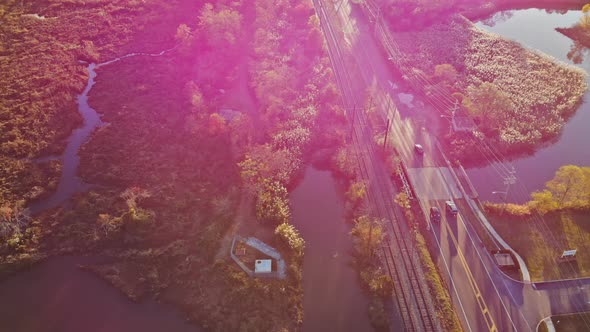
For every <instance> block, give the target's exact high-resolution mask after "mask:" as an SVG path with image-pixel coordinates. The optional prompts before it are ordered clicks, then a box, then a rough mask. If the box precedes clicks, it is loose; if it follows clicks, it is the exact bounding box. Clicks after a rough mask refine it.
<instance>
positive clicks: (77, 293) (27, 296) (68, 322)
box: [0, 51, 200, 332]
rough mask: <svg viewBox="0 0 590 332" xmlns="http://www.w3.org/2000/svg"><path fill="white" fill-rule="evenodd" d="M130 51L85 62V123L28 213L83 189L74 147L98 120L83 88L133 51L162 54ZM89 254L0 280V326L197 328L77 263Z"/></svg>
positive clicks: (15, 331) (44, 329)
mask: <svg viewBox="0 0 590 332" xmlns="http://www.w3.org/2000/svg"><path fill="white" fill-rule="evenodd" d="M166 52H167V51H163V52H160V53H156V54H144V53H132V54H128V55H125V56H123V57H120V58H116V59H114V60H111V61H108V62H103V63H100V64H94V63H91V64H88V66H87V70H88V82H87V84H86V87H85V89H84V91H83V92H82V94H81V95H79V96H78V98H77V101H78V111H79V112H80V115H81V116H82V118H83V120H84V123H83V125H82V127H80V128H78V129H76V130H74V131H73V132H72V134H71V135H70V137H69V138H68V141H67V146H66V149H65V151H64V154H63V155H62V156H61V160H62V163H63V167H62V174H61V178H60V182H59V184H58V186H57V190H56V191H55V192H54V193H53V194H52V195H51V196H49V197H48V198H47V199H45V200H42V201H39V202H36V203H34V204H32V205H31V206H29V208H30V209H31V211H32V213H39V212H42V211H44V210H46V209H50V208H54V207H57V206H59V205H61V204H63V203H64V202H66V201H68V200H69V199H70V198H71V196H72V195H73V194H75V193H76V192H78V191H81V190H85V188H86V187H87V185H85V184H84V183H83V182H82V181H81V180H80V179H79V178H78V177H77V171H78V166H79V164H80V157H79V156H78V151H79V149H80V147H81V146H82V144H84V143H85V142H86V141H87V140H88V139H89V137H90V135H91V134H92V133H93V132H94V131H95V130H96V129H97V128H98V127H100V126H101V125H102V121H101V120H100V116H99V115H98V113H96V111H95V110H94V109H93V108H92V107H90V105H89V104H88V93H89V92H90V90H91V89H92V86H93V85H94V83H95V78H96V75H97V73H96V69H98V68H99V67H102V66H106V65H109V64H112V63H114V62H117V61H120V60H121V59H124V58H128V57H133V56H161V55H164V54H165V53H166ZM94 261H96V259H93V258H89V257H54V258H50V259H48V260H47V261H45V262H43V263H41V264H39V265H37V266H34V267H33V268H31V269H29V270H27V271H24V272H21V273H19V274H17V275H15V276H12V277H11V278H9V279H7V280H4V281H2V282H1V283H0V331H11V332H20V331H22V332H78V331H88V332H101V331H109V332H128V331H142V332H160V331H178V332H189V331H190V332H198V331H200V329H198V328H197V327H195V326H194V325H191V324H188V323H186V322H185V320H184V319H183V317H181V315H180V313H179V312H178V311H176V310H174V309H173V308H171V307H169V306H165V305H162V304H159V303H156V302H154V301H145V302H142V303H134V302H132V301H130V300H129V299H127V298H126V297H125V296H124V295H123V294H122V293H121V292H120V291H119V290H117V289H115V288H113V287H111V286H109V285H108V284H107V283H106V282H104V281H102V280H100V279H99V278H98V277H95V276H94V275H92V274H90V273H88V272H85V271H82V270H80V269H79V268H78V265H79V264H91V263H93V262H94Z"/></svg>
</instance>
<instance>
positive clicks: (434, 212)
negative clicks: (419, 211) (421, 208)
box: [430, 206, 440, 222]
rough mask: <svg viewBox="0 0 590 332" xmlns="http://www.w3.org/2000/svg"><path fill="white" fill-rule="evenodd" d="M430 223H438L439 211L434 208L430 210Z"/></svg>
mask: <svg viewBox="0 0 590 332" xmlns="http://www.w3.org/2000/svg"><path fill="white" fill-rule="evenodd" d="M430 221H431V222H440V210H439V209H438V208H437V207H436V206H433V207H431V208H430Z"/></svg>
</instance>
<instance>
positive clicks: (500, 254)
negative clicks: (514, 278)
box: [492, 250, 518, 270]
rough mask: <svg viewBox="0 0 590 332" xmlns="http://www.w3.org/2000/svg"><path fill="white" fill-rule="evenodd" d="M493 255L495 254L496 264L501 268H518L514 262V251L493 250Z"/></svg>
mask: <svg viewBox="0 0 590 332" xmlns="http://www.w3.org/2000/svg"><path fill="white" fill-rule="evenodd" d="M492 255H493V256H494V260H495V261H496V264H498V266H499V267H500V268H501V269H505V270H517V269H518V266H517V265H516V263H515V262H514V258H513V257H512V253H511V252H510V251H509V250H495V251H492Z"/></svg>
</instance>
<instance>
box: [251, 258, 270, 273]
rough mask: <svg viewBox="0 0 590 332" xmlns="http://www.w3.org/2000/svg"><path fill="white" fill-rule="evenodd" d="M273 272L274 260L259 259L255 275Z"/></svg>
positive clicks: (255, 267)
mask: <svg viewBox="0 0 590 332" xmlns="http://www.w3.org/2000/svg"><path fill="white" fill-rule="evenodd" d="M271 272H272V259H257V260H256V264H254V273H256V274H261V273H271Z"/></svg>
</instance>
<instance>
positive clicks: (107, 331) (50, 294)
mask: <svg viewBox="0 0 590 332" xmlns="http://www.w3.org/2000/svg"><path fill="white" fill-rule="evenodd" d="M92 261H94V260H93V259H88V258H83V257H56V258H50V259H49V260H48V261H46V262H43V263H41V264H39V265H37V266H35V267H33V268H31V269H30V270H28V271H25V272H21V273H19V274H17V275H15V276H13V277H11V278H9V279H8V280H5V281H3V282H2V283H0V299H1V300H0V331H3V332H4V331H7V332H8V331H10V332H81V331H84V332H161V331H174V332H199V331H200V330H199V329H197V328H196V327H194V326H193V325H190V324H188V323H186V322H185V320H184V319H183V317H182V316H181V315H180V314H179V313H178V312H177V311H175V310H173V309H172V308H171V307H168V306H164V305H162V304H159V303H156V302H153V301H147V302H144V303H134V302H131V301H130V300H129V299H127V298H126V297H125V296H124V295H123V294H122V293H121V292H120V291H118V290H117V289H115V288H113V287H111V286H110V285H109V284H107V283H106V282H104V281H102V280H100V279H98V277H96V276H94V275H93V274H91V273H89V272H85V271H82V270H80V269H79V268H78V267H77V265H78V264H88V263H91V262H92Z"/></svg>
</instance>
